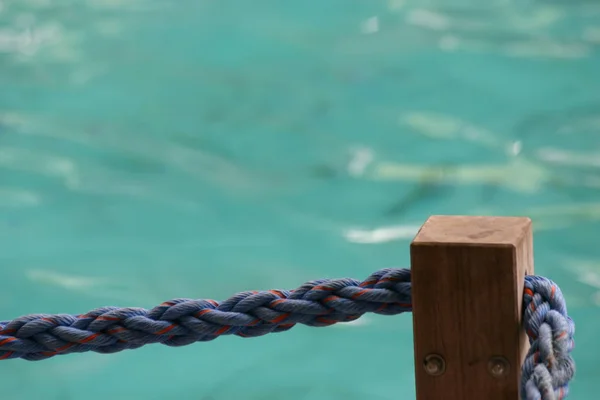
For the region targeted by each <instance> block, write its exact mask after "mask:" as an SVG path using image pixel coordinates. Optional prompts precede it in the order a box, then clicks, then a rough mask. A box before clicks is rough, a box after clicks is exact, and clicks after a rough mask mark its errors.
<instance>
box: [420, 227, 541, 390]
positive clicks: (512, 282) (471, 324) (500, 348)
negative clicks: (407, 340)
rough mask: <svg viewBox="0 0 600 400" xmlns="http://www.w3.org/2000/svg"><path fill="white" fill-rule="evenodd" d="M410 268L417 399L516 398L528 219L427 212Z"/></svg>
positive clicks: (528, 269) (523, 346)
mask: <svg viewBox="0 0 600 400" xmlns="http://www.w3.org/2000/svg"><path fill="white" fill-rule="evenodd" d="M411 270H412V299H413V322H414V324H413V326H414V345H415V379H416V391H417V400H475V399H477V400H480V399H485V400H518V399H519V379H520V373H521V371H520V369H521V365H522V362H523V360H524V357H525V354H526V352H527V350H528V342H527V337H526V335H525V332H524V329H523V328H522V324H521V316H522V308H521V307H522V300H523V285H524V279H525V275H526V274H528V275H532V274H533V238H532V228H531V220H530V219H529V218H520V217H468V216H432V217H430V218H429V219H428V220H427V221H426V222H425V224H424V225H423V226H422V227H421V229H420V231H419V233H418V234H417V236H416V237H415V239H414V240H413V242H412V244H411ZM438 356H439V357H438ZM426 360H428V361H426ZM440 361H441V362H440Z"/></svg>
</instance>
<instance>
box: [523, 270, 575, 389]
mask: <svg viewBox="0 0 600 400" xmlns="http://www.w3.org/2000/svg"><path fill="white" fill-rule="evenodd" d="M524 292H525V293H524V298H523V300H524V304H523V308H524V315H523V323H524V325H525V329H526V331H527V336H528V337H529V343H530V344H531V347H530V349H529V352H528V353H527V357H526V358H525V362H524V363H523V367H522V376H521V386H522V387H521V396H522V397H523V398H525V399H527V400H560V399H564V398H565V397H566V396H567V395H568V393H569V381H570V380H571V379H572V378H573V376H574V374H575V362H574V361H573V359H572V358H571V356H570V353H571V351H572V350H573V347H574V346H575V342H574V341H573V335H574V334H575V324H574V323H573V320H572V319H571V318H570V317H569V316H568V315H567V306H566V304H565V299H564V297H563V295H562V292H561V291H560V289H559V287H558V286H557V285H556V284H555V283H554V282H552V281H551V280H549V279H546V278H542V277H538V276H527V277H526V278H525V290H524Z"/></svg>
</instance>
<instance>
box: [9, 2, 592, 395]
mask: <svg viewBox="0 0 600 400" xmlns="http://www.w3.org/2000/svg"><path fill="white" fill-rule="evenodd" d="M599 71H600V3H598V2H597V1H593V0H575V1H558V0H555V1H553V0H538V1H528V0H522V1H517V0H503V1H500V0H492V1H488V2H482V1H475V0H452V1H449V0H446V1H441V0H419V1H417V0H389V1H380V0H372V1H358V0H319V1H287V2H282V1H275V0H269V1H267V0H257V1H239V0H238V1H232V0H220V1H209V0H195V1H189V0H178V1H167V0H87V1H85V0H56V1H51V0H0V228H1V229H0V268H1V272H2V274H1V276H2V279H1V283H2V290H1V291H0V319H12V318H16V317H18V316H21V315H25V314H30V313H40V312H44V313H74V314H77V313H82V312H85V311H88V310H90V309H92V308H96V307H100V306H105V305H117V306H140V307H148V308H149V307H152V306H154V305H157V304H159V303H161V302H162V301H165V300H168V299H171V298H176V297H190V298H215V299H225V298H227V297H229V296H230V295H232V294H234V293H236V292H239V291H243V290H250V289H270V288H286V289H291V288H294V287H297V286H298V285H300V284H301V283H303V282H305V281H307V280H311V279H316V278H327V277H332V278H334V277H346V276H348V277H354V278H357V279H363V278H365V277H367V276H368V275H369V274H370V273H371V272H373V271H375V270H377V269H379V268H383V267H390V266H399V267H404V266H408V265H409V255H408V249H409V247H408V246H409V242H410V240H411V239H412V238H413V236H414V234H415V232H416V229H417V228H418V227H419V225H420V224H421V223H422V222H424V220H425V219H426V218H427V217H428V216H429V215H431V214H473V215H526V216H530V217H531V218H532V219H533V221H534V227H535V250H536V254H535V259H536V273H537V274H539V275H543V276H546V277H549V278H551V279H554V280H555V281H557V282H558V283H559V285H560V286H561V287H562V289H563V291H564V293H565V295H566V298H567V302H568V305H569V308H570V313H571V314H572V316H573V317H574V319H575V321H576V323H577V332H576V343H577V348H576V350H575V352H574V356H575V359H576V362H577V363H578V373H577V377H576V379H575V381H574V382H573V384H572V391H571V393H572V395H571V396H570V397H571V398H573V399H577V400H586V399H594V400H595V399H597V397H598V389H599V388H598V384H597V377H598V376H599V375H600V367H599V366H598V363H597V360H598V358H599V357H600V346H598V342H597V340H598V331H599V329H600V318H598V317H599V316H600V308H599V307H600V247H599V246H598V240H599V238H600V79H598V73H599ZM412 357H413V354H412V321H411V318H410V316H409V315H406V316H399V317H393V318H392V317H377V316H366V317H364V318H363V319H361V320H359V321H358V322H357V323H353V324H347V325H342V326H334V327H330V328H328V329H316V328H305V327H296V328H294V329H293V330H292V331H290V332H287V333H285V334H282V335H270V336H266V337H261V338H256V339H251V340H244V339H241V338H237V337H225V338H221V339H219V340H216V341H214V342H211V343H204V344H197V345H192V346H187V347H183V348H167V347H165V346H160V345H152V346H147V347H146V348H142V349H138V350H136V351H130V352H123V353H118V354H113V355H99V354H94V353H90V354H79V355H69V356H64V357H55V358H54V359H51V360H48V361H43V362H35V363H34V362H26V361H21V360H13V361H6V362H2V363H0V387H1V389H2V393H3V396H5V397H6V398H10V399H15V400H17V399H26V400H29V399H53V400H54V399H56V400H58V399H61V400H66V399H69V400H70V399H89V400H95V399H103V398H111V399H113V400H118V399H138V398H139V399H175V398H177V399H182V400H183V399H194V400H202V399H204V400H208V399H211V400H230V399H249V400H251V399H262V400H266V399H290V400H292V399H294V400H295V399H298V400H300V399H306V400H308V399H346V400H350V399H364V398H370V399H374V400H375V399H382V400H383V399H390V400H391V399H400V398H402V399H412V398H414V382H413V361H412ZM367 366H368V367H367Z"/></svg>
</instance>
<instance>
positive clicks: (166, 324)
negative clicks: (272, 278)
mask: <svg viewBox="0 0 600 400" xmlns="http://www.w3.org/2000/svg"><path fill="white" fill-rule="evenodd" d="M410 278H411V275H410V270H408V269H393V268H388V269H382V270H379V271H377V272H375V273H373V274H372V275H370V276H369V277H368V278H367V279H365V280H364V281H362V282H359V281H357V280H354V279H322V280H316V281H310V282H307V283H305V284H304V285H302V286H300V287H299V288H298V289H295V290H290V291H285V290H268V291H261V292H257V291H252V292H242V293H239V294H237V295H234V296H233V297H231V298H229V299H228V300H225V301H223V302H220V303H219V302H217V301H215V300H190V299H175V300H171V301H167V302H164V303H162V304H161V305H159V306H157V307H155V308H153V309H151V310H145V309H143V308H119V307H103V308H98V309H95V310H92V311H90V312H88V313H86V314H81V315H75V316H73V315H67V314H59V315H46V314H35V315H29V316H24V317H20V318H17V319H15V320H12V321H0V360H6V359H11V358H22V359H25V360H31V361H36V360H43V359H47V358H50V357H54V356H55V355H58V354H68V353H80V352H86V351H94V352H97V353H115V352H119V351H122V350H126V349H136V348H138V347H142V346H144V345H146V344H149V343H162V344H165V345H167V346H185V345H188V344H191V343H194V342H204V341H210V340H214V339H216V338H217V337H219V336H222V335H237V336H241V337H255V336H262V335H266V334H268V333H275V332H283V331H287V330H289V329H291V328H292V327H294V326H295V325H296V324H304V325H308V326H316V327H322V326H329V325H333V324H335V323H338V322H349V321H354V320H356V319H357V318H359V317H361V316H362V315H363V314H365V313H367V312H373V313H376V314H383V315H396V314H400V313H402V312H408V311H411V310H412V304H411V279H410ZM524 325H525V328H526V331H527V335H528V336H529V341H530V344H531V349H530V350H529V353H528V355H527V357H526V359H525V362H524V364H523V366H522V379H521V383H522V388H521V390H522V397H523V398H524V399H526V400H562V399H564V398H565V397H566V396H567V394H568V382H569V381H570V380H571V379H572V377H573V375H574V373H575V363H574V361H573V359H572V358H571V357H570V355H569V354H570V352H571V350H572V349H573V334H574V331H575V326H574V323H573V321H572V320H571V319H570V318H569V317H568V316H567V308H566V305H565V301H564V298H563V296H562V293H561V291H560V289H559V288H558V286H556V285H555V284H554V283H553V282H552V281H550V280H548V279H545V278H541V277H537V276H526V277H525V290H524Z"/></svg>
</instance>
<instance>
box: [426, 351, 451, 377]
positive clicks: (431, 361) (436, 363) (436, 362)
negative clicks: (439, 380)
mask: <svg viewBox="0 0 600 400" xmlns="http://www.w3.org/2000/svg"><path fill="white" fill-rule="evenodd" d="M423 366H424V367H425V371H426V372H427V374H429V375H431V376H439V375H442V374H443V373H444V372H446V361H444V358H443V357H442V356H440V355H438V354H430V355H428V356H427V357H425V361H424V362H423Z"/></svg>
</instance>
